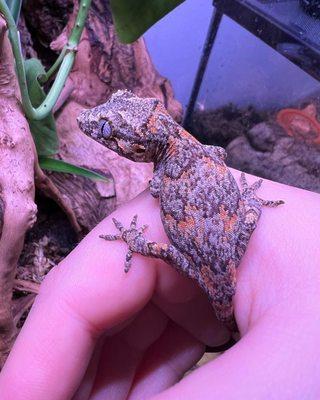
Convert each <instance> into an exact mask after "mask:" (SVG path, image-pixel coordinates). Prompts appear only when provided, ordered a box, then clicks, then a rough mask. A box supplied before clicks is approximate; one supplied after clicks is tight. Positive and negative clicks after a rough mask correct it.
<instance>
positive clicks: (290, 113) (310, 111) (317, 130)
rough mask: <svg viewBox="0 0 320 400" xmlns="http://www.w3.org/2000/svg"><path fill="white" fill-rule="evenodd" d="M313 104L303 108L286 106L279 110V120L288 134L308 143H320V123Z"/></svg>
mask: <svg viewBox="0 0 320 400" xmlns="http://www.w3.org/2000/svg"><path fill="white" fill-rule="evenodd" d="M316 115H317V110H316V107H315V106H314V105H313V104H310V105H308V106H307V107H306V108H304V109H303V110H298V109H295V108H285V109H283V110H281V111H279V112H278V114H277V122H278V124H279V125H280V126H281V127H282V128H283V129H284V130H285V131H286V132H287V134H288V135H290V136H293V137H295V138H297V139H302V140H304V141H306V142H308V143H316V144H320V123H319V121H318V120H317V117H316Z"/></svg>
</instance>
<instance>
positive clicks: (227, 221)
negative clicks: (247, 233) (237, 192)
mask: <svg viewBox="0 0 320 400" xmlns="http://www.w3.org/2000/svg"><path fill="white" fill-rule="evenodd" d="M219 216H220V218H221V220H222V221H223V224H224V230H225V232H231V231H232V230H233V228H234V225H235V223H236V222H237V220H238V216H237V214H233V215H231V216H229V214H228V212H227V211H226V209H225V208H224V205H221V206H220V207H219Z"/></svg>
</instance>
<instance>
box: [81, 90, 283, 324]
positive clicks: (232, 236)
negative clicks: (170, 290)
mask: <svg viewBox="0 0 320 400" xmlns="http://www.w3.org/2000/svg"><path fill="white" fill-rule="evenodd" d="M78 122H79V126H80V128H81V129H82V130H83V131H84V133H85V134H87V135H88V136H90V137H92V138H93V139H95V140H96V141H98V142H99V143H101V144H103V145H104V146H107V147H108V148H109V149H111V150H114V151H116V152H117V153H118V154H120V155H122V156H124V157H127V158H129V159H131V160H133V161H140V162H141V161H144V162H153V163H154V175H153V178H152V180H151V181H150V192H151V194H152V196H154V197H156V198H159V201H160V213H161V219H162V222H163V226H164V229H165V232H166V234H167V235H168V238H169V240H170V243H171V244H170V245H167V244H161V243H154V242H150V241H148V240H146V239H145V237H144V235H143V232H144V230H145V227H142V228H140V229H138V228H137V227H136V221H137V217H136V216H135V217H134V219H133V221H132V223H131V225H130V227H129V228H128V229H125V228H124V227H123V226H122V224H121V223H120V222H119V221H116V220H114V223H115V225H116V227H117V228H118V230H119V234H117V235H104V236H103V238H104V239H107V240H117V239H121V240H124V241H125V242H126V243H127V244H128V246H129V251H128V254H127V257H126V263H125V270H126V271H128V270H129V268H130V265H131V258H132V254H133V253H134V252H137V253H140V254H143V255H145V256H152V257H157V258H161V259H162V260H164V261H166V262H168V263H169V264H170V265H172V266H173V267H175V268H176V269H177V270H178V271H180V272H183V273H184V274H185V275H187V276H188V277H190V278H192V279H195V280H196V281H197V282H198V284H199V285H200V286H201V288H202V289H203V290H204V291H205V292H206V294H207V295H208V297H209V299H210V301H211V303H212V305H213V307H214V309H215V312H216V315H217V318H218V319H219V320H221V321H223V322H224V323H226V324H227V326H229V327H230V329H232V330H236V323H235V320H234V316H233V304H232V299H233V296H234V294H235V287H236V268H237V266H238V265H239V263H240V260H241V257H242V256H243V254H244V252H245V250H246V248H247V245H248V241H249V238H250V236H251V234H252V232H253V230H254V229H255V227H256V224H257V221H258V219H259V217H260V214H261V207H262V205H267V206H277V205H279V204H282V201H276V202H272V201H264V200H261V199H259V198H258V197H257V196H256V195H255V192H256V190H257V189H258V188H259V187H260V185H261V182H262V181H261V180H259V181H257V182H256V183H255V184H253V185H252V186H251V187H249V186H248V185H247V183H246V180H245V177H244V175H242V176H241V184H242V190H241V191H240V190H239V188H238V185H237V183H236V181H235V180H234V178H233V176H232V174H231V173H230V171H229V169H228V168H227V166H226V165H225V163H224V160H225V157H226V154H225V151H224V149H222V148H221V147H214V146H205V145H202V144H201V143H199V142H198V141H197V140H196V139H194V138H193V137H192V136H191V135H190V134H189V133H188V132H186V131H185V130H184V129H183V128H182V127H181V126H180V125H178V124H177V123H176V122H175V121H174V120H173V119H172V118H171V117H170V115H169V114H168V113H167V111H166V110H165V108H164V107H163V105H162V104H161V102H160V101H159V100H157V99H153V98H144V99H142V98H139V97H137V96H135V95H134V94H132V93H130V92H128V91H118V92H117V93H115V94H113V95H112V96H111V98H110V100H109V101H108V102H107V103H105V104H102V105H100V106H98V107H95V108H93V109H91V110H86V111H83V112H82V113H81V114H80V116H79V117H78Z"/></svg>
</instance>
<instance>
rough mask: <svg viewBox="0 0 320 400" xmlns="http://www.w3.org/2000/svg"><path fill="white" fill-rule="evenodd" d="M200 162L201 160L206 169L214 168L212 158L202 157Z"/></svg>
mask: <svg viewBox="0 0 320 400" xmlns="http://www.w3.org/2000/svg"><path fill="white" fill-rule="evenodd" d="M202 160H203V162H204V163H205V165H206V166H207V167H208V168H210V169H213V168H215V167H216V163H215V162H214V161H213V159H212V158H210V157H206V156H204V157H203V158H202Z"/></svg>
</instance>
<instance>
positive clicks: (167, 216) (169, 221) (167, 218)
mask: <svg viewBox="0 0 320 400" xmlns="http://www.w3.org/2000/svg"><path fill="white" fill-rule="evenodd" d="M164 219H165V221H166V225H167V226H168V227H169V228H172V227H174V226H175V225H176V220H175V219H174V218H173V216H172V215H170V214H164Z"/></svg>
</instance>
